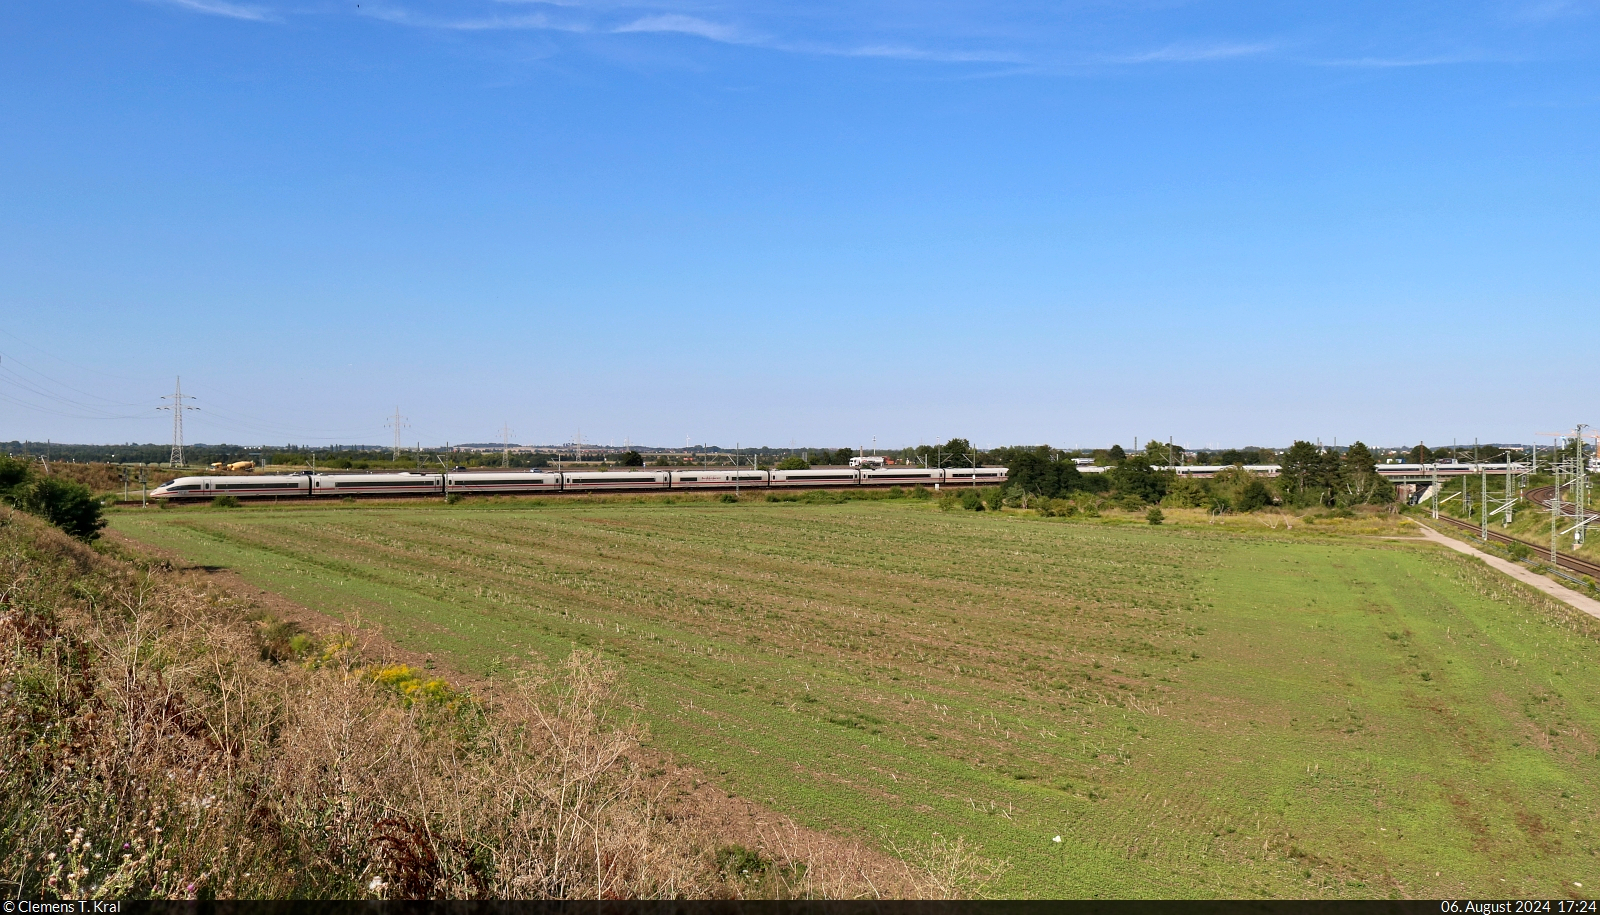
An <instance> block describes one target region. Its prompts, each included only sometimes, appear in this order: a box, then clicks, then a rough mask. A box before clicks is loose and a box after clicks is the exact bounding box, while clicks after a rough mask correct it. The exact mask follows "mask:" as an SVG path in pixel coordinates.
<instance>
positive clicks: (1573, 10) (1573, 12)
mask: <svg viewBox="0 0 1600 915" xmlns="http://www.w3.org/2000/svg"><path fill="white" fill-rule="evenodd" d="M1595 7H1596V4H1595V3H1594V2H1592V0H1532V2H1518V3H1514V4H1512V8H1511V10H1510V11H1509V15H1510V17H1511V18H1512V19H1522V20H1527V21H1530V22H1547V21H1549V20H1551V19H1564V18H1567V17H1569V16H1583V15H1586V14H1589V13H1593V12H1595Z"/></svg>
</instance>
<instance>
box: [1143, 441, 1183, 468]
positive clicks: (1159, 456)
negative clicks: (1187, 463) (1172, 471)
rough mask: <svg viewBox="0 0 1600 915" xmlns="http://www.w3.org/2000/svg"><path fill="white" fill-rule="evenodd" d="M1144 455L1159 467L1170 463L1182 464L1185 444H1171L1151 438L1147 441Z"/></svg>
mask: <svg viewBox="0 0 1600 915" xmlns="http://www.w3.org/2000/svg"><path fill="white" fill-rule="evenodd" d="M1144 456H1145V458H1146V459H1147V460H1148V461H1149V462H1150V463H1152V464H1154V465H1156V466H1158V467H1164V466H1166V465H1168V464H1181V463H1183V446H1182V445H1169V444H1168V443H1166V442H1158V441H1156V440H1155V439H1150V440H1149V441H1148V442H1146V443H1145V446H1144Z"/></svg>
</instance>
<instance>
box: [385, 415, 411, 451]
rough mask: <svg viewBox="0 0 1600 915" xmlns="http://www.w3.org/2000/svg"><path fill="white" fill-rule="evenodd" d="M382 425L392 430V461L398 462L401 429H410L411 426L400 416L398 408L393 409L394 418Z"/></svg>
mask: <svg viewBox="0 0 1600 915" xmlns="http://www.w3.org/2000/svg"><path fill="white" fill-rule="evenodd" d="M384 425H386V426H390V427H393V429H394V459H395V460H397V461H398V460H400V432H401V430H403V429H407V428H410V426H411V424H410V423H408V422H406V418H405V417H404V416H401V415H400V408H399V407H395V408H394V416H392V417H390V418H389V421H388V422H386V423H384Z"/></svg>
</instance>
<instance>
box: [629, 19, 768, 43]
mask: <svg viewBox="0 0 1600 915" xmlns="http://www.w3.org/2000/svg"><path fill="white" fill-rule="evenodd" d="M612 31H613V32H617V33H626V32H677V33H679V34H683V35H697V36H699V37H701V38H706V39H709V40H711V41H720V42H724V43H726V44H753V43H755V42H756V41H757V38H756V37H755V36H749V35H746V34H745V33H744V32H742V31H741V30H740V29H738V28H736V27H734V26H731V25H723V24H722V23H718V22H709V21H707V20H705V19H701V18H699V17H697V16H685V15H682V14H680V13H663V14H660V15H656V16H645V17H643V18H641V19H635V20H634V21H633V22H630V23H628V24H626V25H619V26H617V27H616V28H614V29H612Z"/></svg>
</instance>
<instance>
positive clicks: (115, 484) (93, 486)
mask: <svg viewBox="0 0 1600 915" xmlns="http://www.w3.org/2000/svg"><path fill="white" fill-rule="evenodd" d="M122 470H123V468H122V467H121V466H120V465H117V464H101V463H89V464H69V463H66V462H64V461H51V462H50V464H49V473H50V475H51V476H56V477H60V478H61V479H63V480H71V481H72V482H74V483H82V484H83V485H85V486H87V487H89V489H90V490H91V491H92V492H93V493H94V494H95V495H96V496H116V497H117V498H119V499H120V498H122V494H123V479H122ZM144 472H145V476H146V478H147V479H148V480H149V487H150V488H151V489H155V488H156V487H157V486H160V485H161V484H162V483H166V482H169V481H171V480H176V479H177V478H178V477H180V476H183V475H184V474H185V473H195V472H198V471H182V470H168V469H166V468H161V467H147V468H145V471H144ZM129 474H130V476H129V477H128V481H129V482H128V484H127V485H128V489H127V492H128V495H129V496H131V497H132V498H135V499H137V498H138V497H139V493H140V491H141V487H140V485H139V468H137V467H134V468H130V470H129Z"/></svg>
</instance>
